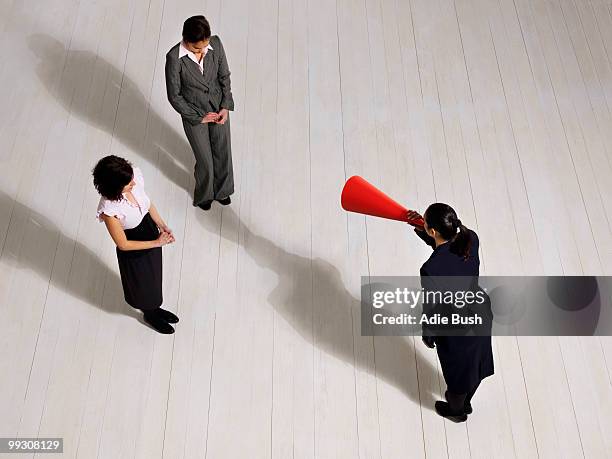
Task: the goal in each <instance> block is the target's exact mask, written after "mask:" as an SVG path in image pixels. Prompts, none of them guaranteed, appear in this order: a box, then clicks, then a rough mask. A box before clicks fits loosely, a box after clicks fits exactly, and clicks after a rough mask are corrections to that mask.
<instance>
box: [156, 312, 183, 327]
mask: <svg viewBox="0 0 612 459" xmlns="http://www.w3.org/2000/svg"><path fill="white" fill-rule="evenodd" d="M155 314H157V317H159V318H160V319H161V320H164V321H166V322H168V323H169V324H176V323H178V321H179V318H178V317H177V316H175V315H174V314H173V313H171V312H170V311H166V310H165V309H162V308H157V309H155Z"/></svg>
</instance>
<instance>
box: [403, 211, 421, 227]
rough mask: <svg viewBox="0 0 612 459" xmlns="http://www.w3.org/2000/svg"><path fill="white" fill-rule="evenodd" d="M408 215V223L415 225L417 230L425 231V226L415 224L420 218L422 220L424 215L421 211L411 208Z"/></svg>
mask: <svg viewBox="0 0 612 459" xmlns="http://www.w3.org/2000/svg"><path fill="white" fill-rule="evenodd" d="M407 217H408V222H407V223H408V224H409V225H412V226H414V227H415V228H416V229H417V231H425V228H424V227H423V225H415V224H414V223H413V222H415V221H419V220H421V221H422V219H423V216H422V215H421V214H420V213H418V212H417V211H416V210H409V211H408V214H407Z"/></svg>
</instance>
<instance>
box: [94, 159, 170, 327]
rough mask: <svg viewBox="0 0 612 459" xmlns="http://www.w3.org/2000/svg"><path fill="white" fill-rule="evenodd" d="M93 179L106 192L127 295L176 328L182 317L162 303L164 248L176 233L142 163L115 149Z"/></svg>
mask: <svg viewBox="0 0 612 459" xmlns="http://www.w3.org/2000/svg"><path fill="white" fill-rule="evenodd" d="M93 181H94V186H95V187H96V190H98V193H100V195H101V197H100V203H99V204H98V212H97V217H98V219H99V221H101V222H104V223H105V224H106V228H107V229H108V232H109V234H110V235H111V237H112V238H113V241H114V242H115V244H116V245H117V261H118V262H119V272H120V274H121V283H122V285H123V293H124V297H125V301H126V302H127V303H128V304H129V305H130V306H132V307H134V308H136V309H140V310H142V311H143V313H144V320H145V322H147V323H148V324H149V325H151V326H152V327H153V328H154V329H155V330H157V331H158V332H160V333H164V334H169V333H174V328H173V327H172V325H170V324H171V323H177V322H178V321H179V319H178V317H177V316H175V315H174V314H173V313H171V312H170V311H167V310H165V309H162V308H161V305H162V303H163V296H162V272H163V269H162V251H161V247H162V246H164V245H166V244H170V243H172V242H174V235H173V234H172V231H171V230H170V228H168V226H167V225H166V223H165V222H164V220H163V219H162V218H161V217H160V216H159V213H158V212H157V209H156V208H155V206H154V205H153V203H152V202H151V200H150V199H149V197H148V196H147V194H146V193H145V190H144V179H143V177H142V173H141V171H140V169H138V168H132V165H131V164H130V163H129V162H128V161H127V160H125V159H123V158H119V157H118V156H114V155H110V156H106V157H104V158H102V159H101V160H100V161H98V164H96V166H95V167H94V170H93Z"/></svg>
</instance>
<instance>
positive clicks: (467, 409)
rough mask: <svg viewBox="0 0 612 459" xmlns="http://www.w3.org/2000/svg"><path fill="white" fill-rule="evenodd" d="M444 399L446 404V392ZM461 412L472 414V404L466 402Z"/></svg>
mask: <svg viewBox="0 0 612 459" xmlns="http://www.w3.org/2000/svg"><path fill="white" fill-rule="evenodd" d="M444 398H445V399H446V401H447V402H448V391H446V392H444ZM463 411H465V414H472V404H471V403H470V402H467V403H466V404H465V405H463Z"/></svg>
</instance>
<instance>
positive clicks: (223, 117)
mask: <svg viewBox="0 0 612 459" xmlns="http://www.w3.org/2000/svg"><path fill="white" fill-rule="evenodd" d="M228 116H229V111H228V110H227V109H225V108H223V109H221V110H220V111H219V113H215V112H208V113H207V114H206V116H205V117H204V118H202V123H203V124H204V123H215V124H225V122H226V121H227V118H228Z"/></svg>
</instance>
